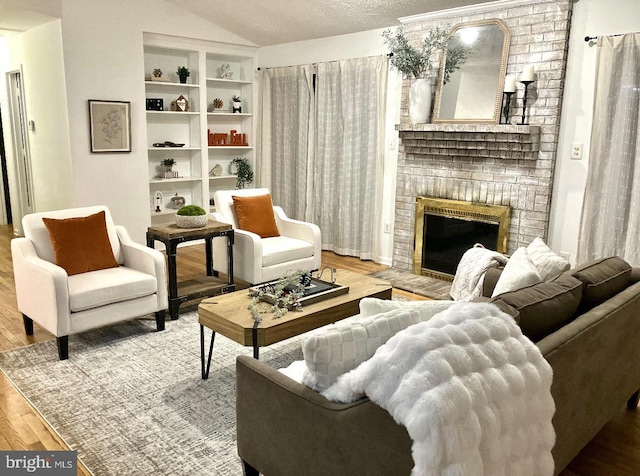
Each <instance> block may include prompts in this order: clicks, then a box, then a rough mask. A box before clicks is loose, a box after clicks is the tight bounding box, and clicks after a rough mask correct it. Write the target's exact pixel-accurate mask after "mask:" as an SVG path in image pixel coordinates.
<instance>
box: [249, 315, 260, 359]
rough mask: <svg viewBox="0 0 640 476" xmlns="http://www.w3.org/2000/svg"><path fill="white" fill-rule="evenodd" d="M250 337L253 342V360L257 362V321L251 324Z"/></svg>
mask: <svg viewBox="0 0 640 476" xmlns="http://www.w3.org/2000/svg"><path fill="white" fill-rule="evenodd" d="M251 337H252V340H253V358H254V359H256V360H258V359H259V358H260V347H258V322H257V321H256V322H255V323H254V324H253V330H252V331H251Z"/></svg>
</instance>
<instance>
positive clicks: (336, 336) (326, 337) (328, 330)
mask: <svg viewBox="0 0 640 476" xmlns="http://www.w3.org/2000/svg"><path fill="white" fill-rule="evenodd" d="M419 320H420V313H419V312H418V311H417V310H415V309H394V310H392V311H389V312H385V313H383V314H377V315H374V316H369V317H364V318H363V317H361V318H359V319H355V320H350V321H349V322H344V321H340V322H336V323H335V324H331V325H329V326H326V327H324V328H322V329H319V330H317V331H314V332H312V333H310V334H309V335H308V336H307V337H305V338H304V340H303V342H302V354H303V355H304V361H305V363H306V365H307V369H306V370H305V372H304V377H303V383H304V384H305V385H306V386H308V387H311V388H313V389H314V390H318V391H322V390H324V389H326V388H329V387H330V386H331V384H333V382H335V381H336V379H337V378H338V377H339V376H340V375H342V374H343V373H345V372H348V371H350V370H353V369H355V368H356V367H357V366H358V365H360V364H361V363H362V362H364V361H365V360H368V359H369V358H371V356H373V354H374V353H375V352H376V349H377V348H378V347H380V346H381V345H382V344H384V343H385V342H386V341H388V340H389V339H390V338H391V336H393V335H395V334H396V333H397V332H399V331H401V330H402V329H405V328H407V327H409V326H410V325H412V324H416V323H417V322H419Z"/></svg>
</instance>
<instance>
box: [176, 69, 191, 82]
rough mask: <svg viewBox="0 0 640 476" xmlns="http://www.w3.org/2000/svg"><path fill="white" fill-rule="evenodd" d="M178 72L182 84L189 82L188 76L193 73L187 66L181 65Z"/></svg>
mask: <svg viewBox="0 0 640 476" xmlns="http://www.w3.org/2000/svg"><path fill="white" fill-rule="evenodd" d="M176 73H177V74H178V78H179V79H180V83H182V84H186V83H187V78H188V77H189V75H190V74H191V73H190V72H189V68H187V67H186V66H179V67H178V71H176Z"/></svg>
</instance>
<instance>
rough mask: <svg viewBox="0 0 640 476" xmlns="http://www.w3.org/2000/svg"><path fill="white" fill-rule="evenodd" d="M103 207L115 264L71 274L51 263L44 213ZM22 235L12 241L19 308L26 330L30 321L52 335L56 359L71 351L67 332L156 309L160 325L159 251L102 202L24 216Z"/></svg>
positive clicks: (163, 303)
mask: <svg viewBox="0 0 640 476" xmlns="http://www.w3.org/2000/svg"><path fill="white" fill-rule="evenodd" d="M101 211H104V212H105V220H106V225H107V234H108V237H109V242H110V244H111V248H112V251H113V256H114V257H115V259H116V261H117V263H118V265H119V266H118V267H116V268H108V269H100V270H97V271H90V272H86V273H80V274H74V275H71V276H69V275H68V274H67V272H66V271H65V270H64V269H63V268H61V267H60V266H58V265H56V264H55V257H54V251H53V248H52V245H51V241H50V239H49V234H48V232H47V229H46V227H45V225H44V223H43V220H42V218H43V217H45V218H54V219H66V218H73V217H86V216H89V215H93V214H95V213H98V212H101ZM22 226H23V230H24V234H25V236H24V238H14V239H13V240H11V255H12V259H13V272H14V277H15V283H16V295H17V300H18V309H19V310H20V312H21V313H22V316H23V320H24V328H25V332H26V333H27V335H32V334H33V322H34V321H35V322H36V323H37V324H38V325H40V326H41V327H43V328H44V329H46V330H47V331H49V332H51V333H52V334H53V335H55V336H56V340H57V344H58V356H59V358H60V360H64V359H67V358H68V356H69V350H68V349H69V335H71V334H77V333H80V332H84V331H87V330H90V329H94V328H97V327H102V326H106V325H109V324H113V323H116V322H120V321H124V320H128V319H132V318H135V317H141V316H144V315H147V314H152V313H155V318H156V327H157V330H158V331H161V330H164V319H165V317H164V314H165V309H167V303H168V302H167V284H166V271H165V260H164V256H163V255H162V253H160V252H159V251H157V250H154V249H151V248H147V247H146V246H142V245H140V244H138V243H135V242H133V241H132V240H131V238H130V237H129V234H128V232H127V230H126V229H125V228H124V227H122V226H116V225H114V223H113V220H112V218H111V214H110V213H109V210H108V209H107V208H106V207H104V206H94V207H86V208H75V209H68V210H59V211H51V212H42V213H32V214H30V215H26V216H25V217H24V218H23V220H22Z"/></svg>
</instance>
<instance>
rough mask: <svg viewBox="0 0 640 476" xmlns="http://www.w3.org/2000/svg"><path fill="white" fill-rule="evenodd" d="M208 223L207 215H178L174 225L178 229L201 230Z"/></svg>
mask: <svg viewBox="0 0 640 476" xmlns="http://www.w3.org/2000/svg"><path fill="white" fill-rule="evenodd" d="M208 221H209V216H208V215H196V216H187V215H178V214H176V225H177V226H178V228H202V227H203V226H206V225H207V222H208Z"/></svg>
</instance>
